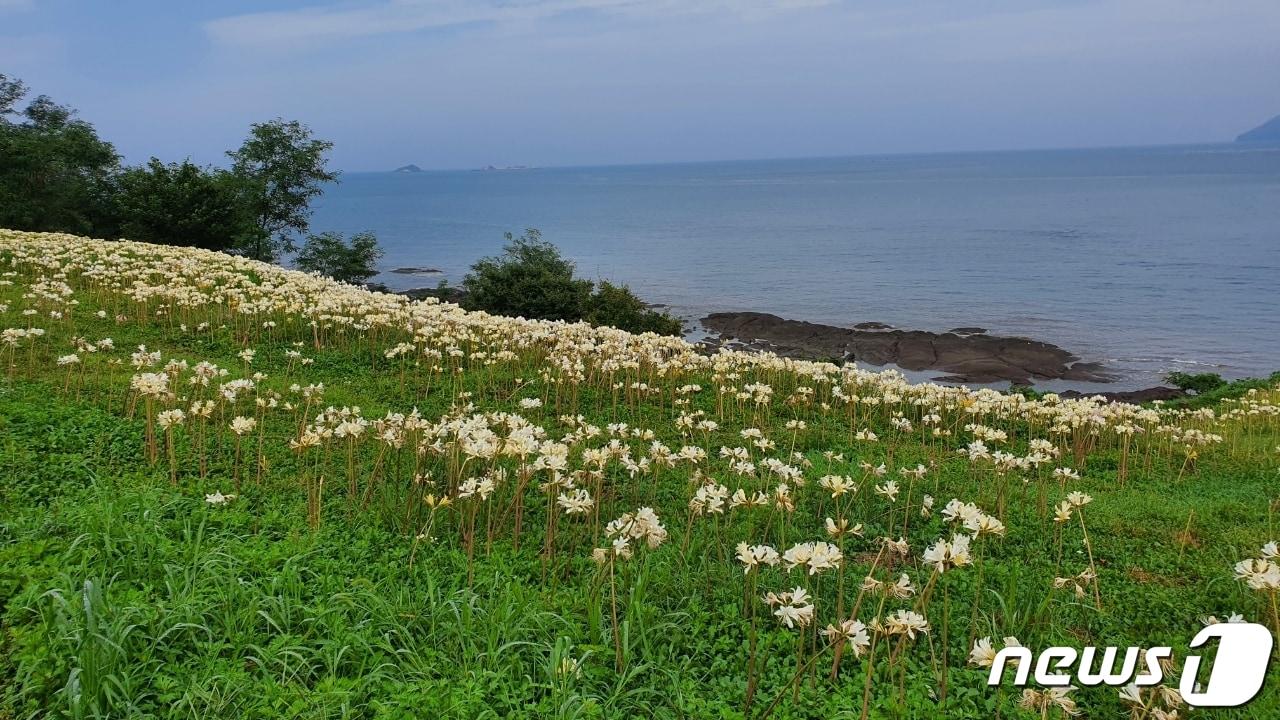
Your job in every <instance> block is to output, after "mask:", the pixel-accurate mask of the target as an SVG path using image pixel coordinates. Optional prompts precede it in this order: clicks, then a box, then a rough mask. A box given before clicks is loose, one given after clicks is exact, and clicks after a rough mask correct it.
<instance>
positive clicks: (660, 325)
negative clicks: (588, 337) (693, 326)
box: [583, 280, 683, 335]
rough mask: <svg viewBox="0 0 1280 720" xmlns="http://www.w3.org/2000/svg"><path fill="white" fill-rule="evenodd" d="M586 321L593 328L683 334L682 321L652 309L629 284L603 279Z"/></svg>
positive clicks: (588, 308) (589, 303)
mask: <svg viewBox="0 0 1280 720" xmlns="http://www.w3.org/2000/svg"><path fill="white" fill-rule="evenodd" d="M583 319H584V320H586V321H587V322H589V323H591V324H592V325H608V326H610V327H616V328H622V329H623V330H630V331H632V332H655V333H658V334H659V335H679V334H680V332H681V330H682V329H683V328H682V327H681V325H680V320H679V318H674V317H671V316H670V315H667V314H666V313H660V312H657V311H655V310H652V309H650V308H649V306H648V305H646V304H645V303H644V301H643V300H641V299H640V298H638V297H636V295H635V293H633V292H631V289H630V288H628V287H627V286H626V285H614V284H613V283H611V282H609V281H607V280H602V281H601V282H600V285H599V286H598V287H597V288H596V291H595V293H593V294H592V295H591V299H590V301H589V302H588V307H587V313H586V315H585V317H583Z"/></svg>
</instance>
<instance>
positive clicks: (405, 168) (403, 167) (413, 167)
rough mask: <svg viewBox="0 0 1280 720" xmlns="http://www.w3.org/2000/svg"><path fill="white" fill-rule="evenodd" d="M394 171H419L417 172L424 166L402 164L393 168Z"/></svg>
mask: <svg viewBox="0 0 1280 720" xmlns="http://www.w3.org/2000/svg"><path fill="white" fill-rule="evenodd" d="M392 172H398V173H417V172H422V168H420V167H418V166H417V165H414V164H413V163H409V164H408V165H401V166H400V167H398V168H396V169H395V170H392Z"/></svg>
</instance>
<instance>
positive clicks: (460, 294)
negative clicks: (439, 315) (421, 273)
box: [396, 286, 467, 305]
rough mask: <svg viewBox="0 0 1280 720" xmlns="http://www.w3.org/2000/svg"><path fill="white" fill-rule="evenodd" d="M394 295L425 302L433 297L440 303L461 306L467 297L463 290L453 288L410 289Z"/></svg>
mask: <svg viewBox="0 0 1280 720" xmlns="http://www.w3.org/2000/svg"><path fill="white" fill-rule="evenodd" d="M396 294H397V295H404V296H405V297H407V298H410V299H412V300H425V299H426V298H429V297H433V298H437V299H438V300H440V302H447V303H453V304H455V305H458V304H461V303H462V301H463V300H464V299H466V297H467V292H466V291H465V290H463V289H462V288H460V287H453V286H448V287H425V288H410V289H408V290H401V291H399V292H398V293H396Z"/></svg>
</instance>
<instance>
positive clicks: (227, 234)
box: [115, 158, 255, 250]
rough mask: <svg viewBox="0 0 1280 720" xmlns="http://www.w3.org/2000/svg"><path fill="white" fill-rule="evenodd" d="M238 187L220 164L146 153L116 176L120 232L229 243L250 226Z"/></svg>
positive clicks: (199, 243)
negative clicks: (139, 162) (144, 160)
mask: <svg viewBox="0 0 1280 720" xmlns="http://www.w3.org/2000/svg"><path fill="white" fill-rule="evenodd" d="M244 189H245V188H244V183H243V182H242V181H241V180H240V178H238V177H236V176H235V175H233V174H232V173H229V172H227V171H225V170H218V169H216V168H209V169H206V168H202V167H200V166H198V165H194V164H192V163H191V162H187V161H184V162H182V163H169V164H165V163H162V162H160V161H159V160H158V159H156V158H151V160H150V161H149V162H148V163H147V164H146V165H144V166H141V167H131V168H127V169H125V170H124V171H123V172H121V173H120V176H119V178H117V180H116V193H115V210H116V214H117V216H118V217H119V218H120V234H121V235H123V236H124V237H127V238H129V239H130V240H137V241H139V242H153V243H162V244H165V245H190V246H193V247H199V248H205V249H207V250H228V249H231V248H233V247H236V246H237V245H239V244H240V243H242V242H244V241H245V239H246V238H248V237H249V236H251V235H252V234H253V232H254V227H255V226H254V219H253V217H252V216H251V215H250V213H249V212H248V208H247V207H246V206H245V201H244Z"/></svg>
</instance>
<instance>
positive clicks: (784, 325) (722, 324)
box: [702, 312, 1115, 385]
mask: <svg viewBox="0 0 1280 720" xmlns="http://www.w3.org/2000/svg"><path fill="white" fill-rule="evenodd" d="M702 325H703V326H704V327H705V328H707V329H708V330H711V331H713V332H717V333H719V334H720V335H721V336H722V339H727V338H736V339H737V340H740V341H744V342H747V343H751V344H752V345H754V346H757V347H762V348H766V349H769V350H771V351H773V352H777V353H778V354H780V355H782V356H784V357H795V358H805V359H812V360H857V361H859V362H864V363H867V364H868V365H889V364H893V365H897V366H899V367H901V368H903V369H904V370H913V371H919V370H941V371H944V372H946V373H948V374H947V375H946V376H944V377H943V378H940V379H942V380H945V381H949V382H966V383H997V382H1011V383H1015V384H1018V385H1030V384H1031V383H1032V382H1033V381H1034V380H1058V379H1065V380H1075V381H1080V382H1099V383H1104V382H1111V381H1113V380H1114V379H1115V378H1114V377H1113V376H1112V375H1110V374H1108V373H1107V372H1105V370H1104V369H1103V368H1102V366H1100V365H1098V364H1097V363H1085V362H1078V361H1079V358H1077V357H1076V356H1075V355H1072V354H1071V353H1069V352H1067V351H1066V350H1063V349H1062V348H1060V347H1057V346H1056V345H1050V344H1049V343H1044V342H1039V341H1036V340H1029V339H1027V338H1019V337H999V336H993V335H987V334H986V333H985V331H983V332H982V333H976V332H975V333H972V334H957V333H933V332H927V331H923V330H865V329H857V328H844V327H837V326H834V325H822V324H819V323H810V322H803V321H800V320H787V319H784V318H781V317H778V316H777V315H771V314H769V313H758V312H729V313H712V314H710V315H708V316H707V317H705V318H703V319H702ZM962 329H963V328H962ZM973 329H975V330H976V329H980V328H973Z"/></svg>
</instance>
